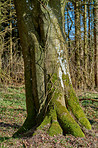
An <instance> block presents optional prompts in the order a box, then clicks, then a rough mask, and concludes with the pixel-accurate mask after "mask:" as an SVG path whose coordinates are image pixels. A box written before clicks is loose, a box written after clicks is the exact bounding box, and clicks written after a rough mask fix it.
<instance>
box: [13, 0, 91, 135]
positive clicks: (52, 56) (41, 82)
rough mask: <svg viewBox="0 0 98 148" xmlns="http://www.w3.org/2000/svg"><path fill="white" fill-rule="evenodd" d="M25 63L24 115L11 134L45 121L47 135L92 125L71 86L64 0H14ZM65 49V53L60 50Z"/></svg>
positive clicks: (78, 133)
mask: <svg viewBox="0 0 98 148" xmlns="http://www.w3.org/2000/svg"><path fill="white" fill-rule="evenodd" d="M14 3H15V7H16V12H17V19H18V28H19V34H20V39H21V45H22V52H23V58H24V66H25V88H26V106H27V118H26V120H25V122H24V124H23V126H22V127H21V128H20V129H19V130H18V131H17V132H16V133H15V134H14V137H17V136H21V134H23V133H26V132H27V131H28V130H29V129H31V128H34V127H35V126H37V127H38V126H39V125H40V126H39V127H38V128H42V127H44V126H45V125H47V124H48V123H49V124H50V127H49V129H48V133H49V134H50V135H56V134H61V133H62V132H66V133H70V134H73V135H74V136H76V137H77V136H80V137H84V133H83V132H82V130H81V128H80V126H79V124H78V123H77V122H76V121H75V119H74V118H73V117H72V116H71V115H70V113H69V112H68V109H69V110H70V112H71V113H72V114H73V115H74V117H75V118H76V119H77V120H78V121H79V123H80V125H82V126H85V127H86V128H87V129H91V125H90V123H89V121H88V120H87V118H86V116H85V114H84V112H83V110H82V108H81V107H80V105H79V102H78V98H77V97H76V95H75V92H74V90H73V87H72V83H71V78H70V72H69V65H68V60H67V49H65V37H64V30H63V28H64V26H63V25H64V24H63V22H64V9H65V0H57V1H55V0H54V1H51V0H49V1H37V0H33V1H25V0H22V1H20V0H14ZM63 51H65V53H66V54H65V55H64V53H63Z"/></svg>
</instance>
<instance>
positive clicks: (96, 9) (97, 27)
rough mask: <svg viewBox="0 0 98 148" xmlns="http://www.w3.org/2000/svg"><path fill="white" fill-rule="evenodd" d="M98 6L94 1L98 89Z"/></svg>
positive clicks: (96, 80)
mask: <svg viewBox="0 0 98 148" xmlns="http://www.w3.org/2000/svg"><path fill="white" fill-rule="evenodd" d="M97 33H98V5H97V1H96V0H94V48H95V49H94V51H95V53H94V61H95V66H94V69H95V70H94V71H95V87H96V88H98V34H97Z"/></svg>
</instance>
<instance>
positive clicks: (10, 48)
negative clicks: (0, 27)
mask: <svg viewBox="0 0 98 148" xmlns="http://www.w3.org/2000/svg"><path fill="white" fill-rule="evenodd" d="M11 4H12V2H11V0H10V46H9V51H10V60H9V61H10V63H9V67H10V68H9V75H10V74H11V70H12V54H13V53H12V21H11V20H12V10H11V9H12V6H11Z"/></svg>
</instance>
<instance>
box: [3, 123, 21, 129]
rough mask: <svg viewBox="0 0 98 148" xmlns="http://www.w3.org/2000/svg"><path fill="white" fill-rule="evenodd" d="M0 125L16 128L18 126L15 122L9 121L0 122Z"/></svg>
mask: <svg viewBox="0 0 98 148" xmlns="http://www.w3.org/2000/svg"><path fill="white" fill-rule="evenodd" d="M0 127H11V128H15V129H16V128H19V127H20V126H19V125H18V124H16V123H13V124H9V123H4V122H0Z"/></svg>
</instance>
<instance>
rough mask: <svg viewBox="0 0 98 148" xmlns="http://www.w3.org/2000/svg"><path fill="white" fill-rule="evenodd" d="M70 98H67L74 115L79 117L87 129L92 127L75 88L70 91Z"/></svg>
mask: <svg viewBox="0 0 98 148" xmlns="http://www.w3.org/2000/svg"><path fill="white" fill-rule="evenodd" d="M69 94H70V95H69V98H67V103H68V106H69V109H70V110H71V111H72V113H73V114H74V116H75V117H76V118H77V119H78V121H79V122H80V123H81V125H82V126H84V127H85V128H87V129H91V124H90V122H89V121H88V119H87V118H86V115H85V113H84V112H83V110H82V108H81V106H80V104H79V102H78V99H77V97H76V95H75V93H74V90H73V88H71V90H70V91H69Z"/></svg>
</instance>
